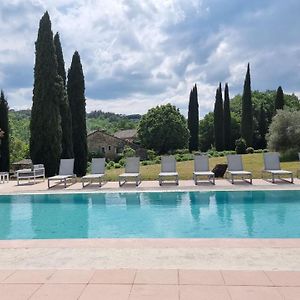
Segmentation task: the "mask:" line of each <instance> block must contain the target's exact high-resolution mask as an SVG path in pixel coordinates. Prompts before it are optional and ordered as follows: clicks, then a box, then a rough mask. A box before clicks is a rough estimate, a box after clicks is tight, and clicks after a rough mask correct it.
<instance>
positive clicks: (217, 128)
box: [214, 83, 224, 151]
mask: <svg viewBox="0 0 300 300" xmlns="http://www.w3.org/2000/svg"><path fill="white" fill-rule="evenodd" d="M214 133H215V134H214V136H215V147H216V150H217V151H222V150H224V124H223V98H222V87H221V83H220V85H219V87H218V88H217V90H216V101H215V108H214Z"/></svg>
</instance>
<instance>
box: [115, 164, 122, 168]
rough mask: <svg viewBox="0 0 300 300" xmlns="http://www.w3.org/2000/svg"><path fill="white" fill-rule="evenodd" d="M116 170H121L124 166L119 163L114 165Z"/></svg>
mask: <svg viewBox="0 0 300 300" xmlns="http://www.w3.org/2000/svg"><path fill="white" fill-rule="evenodd" d="M114 167H115V169H120V168H121V167H122V166H121V165H120V164H119V163H115V164H114Z"/></svg>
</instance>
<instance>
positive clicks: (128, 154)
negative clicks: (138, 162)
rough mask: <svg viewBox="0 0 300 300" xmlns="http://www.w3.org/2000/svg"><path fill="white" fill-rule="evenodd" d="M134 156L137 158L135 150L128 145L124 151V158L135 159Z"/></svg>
mask: <svg viewBox="0 0 300 300" xmlns="http://www.w3.org/2000/svg"><path fill="white" fill-rule="evenodd" d="M133 156H135V150H134V149H132V148H131V147H129V146H127V145H126V146H125V147H124V150H123V157H133Z"/></svg>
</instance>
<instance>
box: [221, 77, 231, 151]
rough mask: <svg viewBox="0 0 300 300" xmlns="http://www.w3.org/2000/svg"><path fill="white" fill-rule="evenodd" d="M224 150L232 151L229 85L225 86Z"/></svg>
mask: <svg viewBox="0 0 300 300" xmlns="http://www.w3.org/2000/svg"><path fill="white" fill-rule="evenodd" d="M223 122H224V149H225V150H230V149H232V142H231V113H230V101H229V89H228V84H227V83H226V84H225V90H224V116H223Z"/></svg>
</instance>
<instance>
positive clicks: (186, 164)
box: [106, 153, 300, 181]
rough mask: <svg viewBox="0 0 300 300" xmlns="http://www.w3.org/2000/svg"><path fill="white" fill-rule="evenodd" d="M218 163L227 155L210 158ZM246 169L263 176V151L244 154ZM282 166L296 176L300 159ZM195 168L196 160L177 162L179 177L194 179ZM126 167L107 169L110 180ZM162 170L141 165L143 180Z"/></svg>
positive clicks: (155, 166)
mask: <svg viewBox="0 0 300 300" xmlns="http://www.w3.org/2000/svg"><path fill="white" fill-rule="evenodd" d="M218 163H226V157H212V158H210V159H209V167H210V169H213V167H214V166H215V165H216V164H218ZM243 163H244V169H245V170H247V171H252V174H253V178H261V170H262V168H263V155H262V153H254V154H245V155H243ZM281 168H282V169H285V170H289V171H293V172H294V175H295V176H296V174H297V170H298V169H300V163H299V161H294V162H283V163H281ZM193 170H194V161H192V160H190V161H182V162H177V171H178V173H179V179H192V174H193ZM123 172H124V169H123V168H122V169H111V170H106V174H107V179H108V180H109V181H114V180H118V175H119V174H121V173H123ZM159 172H160V164H156V165H150V166H141V174H142V179H143V180H157V179H158V173H159Z"/></svg>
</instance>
